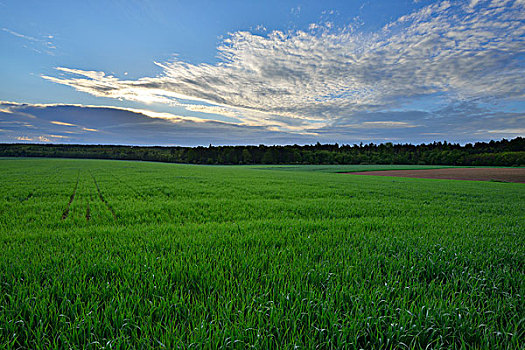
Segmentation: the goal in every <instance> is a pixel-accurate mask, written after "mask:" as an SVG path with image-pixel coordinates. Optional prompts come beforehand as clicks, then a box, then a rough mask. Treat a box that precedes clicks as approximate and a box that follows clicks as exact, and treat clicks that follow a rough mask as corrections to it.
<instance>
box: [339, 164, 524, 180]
mask: <svg viewBox="0 0 525 350" xmlns="http://www.w3.org/2000/svg"><path fill="white" fill-rule="evenodd" d="M349 174H353V175H374V176H392V177H412V178H420V179H448V180H470V181H500V182H519V183H525V168H517V167H516V168H496V167H492V168H481V167H480V168H445V169H404V170H379V171H360V172H349Z"/></svg>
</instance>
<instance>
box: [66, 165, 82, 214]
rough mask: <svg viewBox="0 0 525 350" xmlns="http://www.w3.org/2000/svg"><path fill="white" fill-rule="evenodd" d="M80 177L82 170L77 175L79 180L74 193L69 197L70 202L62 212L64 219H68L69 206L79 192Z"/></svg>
mask: <svg viewBox="0 0 525 350" xmlns="http://www.w3.org/2000/svg"><path fill="white" fill-rule="evenodd" d="M79 178H80V171H79V172H78V175H77V182H76V183H75V188H74V189H73V194H71V197H69V203H67V207H66V210H64V212H63V213H62V220H65V219H67V216H68V215H69V208H70V207H71V203H73V201H74V200H75V195H76V193H77V187H78V179H79Z"/></svg>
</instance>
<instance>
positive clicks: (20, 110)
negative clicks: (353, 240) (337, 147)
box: [0, 0, 525, 145]
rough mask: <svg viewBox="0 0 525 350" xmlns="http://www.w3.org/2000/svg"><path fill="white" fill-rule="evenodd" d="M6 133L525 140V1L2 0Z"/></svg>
mask: <svg viewBox="0 0 525 350" xmlns="http://www.w3.org/2000/svg"><path fill="white" fill-rule="evenodd" d="M0 51H1V52H2V54H1V55H0V76H1V77H2V79H0V142H55V143H118V144H141V145H144V144H145V145H157V144H159V145H208V144H210V143H212V144H259V143H266V144H293V143H299V144H305V143H314V142H317V141H320V142H323V143H326V142H331V143H332V142H339V143H359V142H397V143H400V142H402V143H404V142H411V143H420V142H432V141H438V140H447V141H451V142H460V143H466V142H475V141H480V140H490V139H501V138H504V137H505V138H513V137H516V136H525V74H524V73H525V72H524V62H525V61H524V57H525V1H523V0H466V1H451V2H449V1H425V0H418V1H414V0H399V1H310V2H304V1H191V2H190V1H124V0H121V1H89V2H87V1H45V2H43V1H24V2H21V1H6V0H0Z"/></svg>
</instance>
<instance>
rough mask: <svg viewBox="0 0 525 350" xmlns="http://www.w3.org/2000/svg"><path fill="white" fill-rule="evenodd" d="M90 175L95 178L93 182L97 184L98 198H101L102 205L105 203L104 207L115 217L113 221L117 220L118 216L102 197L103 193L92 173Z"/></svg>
mask: <svg viewBox="0 0 525 350" xmlns="http://www.w3.org/2000/svg"><path fill="white" fill-rule="evenodd" d="M89 174H90V175H91V177H92V178H93V182H94V183H95V186H96V187H97V192H98V198H100V200H101V201H102V203H104V205H105V206H106V208H108V210H109V211H110V212H111V215H113V219H114V220H117V214H115V211H114V210H113V208H111V205H109V203H108V202H107V201H106V199H105V198H104V196H103V195H102V192H101V191H100V187H98V183H97V180H96V179H95V177H94V176H93V174H91V172H90V173H89Z"/></svg>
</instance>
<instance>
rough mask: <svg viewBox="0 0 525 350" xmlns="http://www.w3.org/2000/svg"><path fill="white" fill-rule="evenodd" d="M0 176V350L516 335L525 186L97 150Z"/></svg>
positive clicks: (392, 344) (324, 344)
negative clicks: (171, 160) (97, 155)
mask: <svg viewBox="0 0 525 350" xmlns="http://www.w3.org/2000/svg"><path fill="white" fill-rule="evenodd" d="M296 170H301V169H296ZM0 171H1V175H2V176H1V177H0V298H1V300H0V348H6V349H19V348H27V349H48V348H93V349H98V348H106V349H107V348H129V347H132V348H164V347H165V348H197V349H203V348H235V349H243V348H258V349H268V348H280V349H287V348H289V349H292V348H303V349H311V348H321V349H327V348H348V349H354V348H356V349H358V348H366V349H380V348H383V349H394V348H399V349H405V348H415V349H440V348H443V349H445V348H447V349H448V348H480V349H481V348H482V349H518V348H520V347H522V346H523V344H524V343H525V330H524V326H525V307H524V306H525V304H524V299H523V297H524V294H525V277H524V273H525V266H524V265H525V243H524V242H525V228H524V222H525V220H524V219H525V215H524V214H525V210H524V209H525V208H524V205H525V186H524V185H523V184H512V183H496V182H470V181H465V182H462V181H449V180H428V179H407V178H399V179H392V178H382V177H373V176H371V177H363V176H359V177H357V176H347V175H344V174H334V173H325V172H323V171H293V170H291V169H290V171H273V170H266V171H260V170H258V169H253V168H249V167H226V166H191V165H173V164H159V163H146V162H124V161H120V162H119V161H95V160H49V159H47V160H46V159H38V160H34V159H16V160H14V159H4V160H0ZM97 187H98V188H97ZM75 189H76V190H75ZM73 193H74V197H73V196H72V195H73ZM69 203H70V204H69ZM88 207H89V212H88ZM63 217H65V218H64V219H62V218H63ZM87 217H89V220H87Z"/></svg>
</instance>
